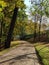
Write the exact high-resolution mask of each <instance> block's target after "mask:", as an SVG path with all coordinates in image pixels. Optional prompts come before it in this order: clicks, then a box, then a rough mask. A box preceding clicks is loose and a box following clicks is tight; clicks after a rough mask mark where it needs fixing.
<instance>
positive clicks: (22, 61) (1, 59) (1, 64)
mask: <svg viewBox="0 0 49 65" xmlns="http://www.w3.org/2000/svg"><path fill="white" fill-rule="evenodd" d="M20 43H22V44H20V45H18V46H17V47H14V48H12V49H11V50H9V51H8V52H7V53H5V54H3V55H2V56H0V65H41V64H40V63H39V60H38V57H37V55H36V51H35V48H34V45H33V44H30V43H29V42H26V41H20Z"/></svg>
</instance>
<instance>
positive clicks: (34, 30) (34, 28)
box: [34, 15, 37, 42]
mask: <svg viewBox="0 0 49 65" xmlns="http://www.w3.org/2000/svg"><path fill="white" fill-rule="evenodd" d="M36 27H37V25H36V15H35V24H34V42H35V41H36Z"/></svg>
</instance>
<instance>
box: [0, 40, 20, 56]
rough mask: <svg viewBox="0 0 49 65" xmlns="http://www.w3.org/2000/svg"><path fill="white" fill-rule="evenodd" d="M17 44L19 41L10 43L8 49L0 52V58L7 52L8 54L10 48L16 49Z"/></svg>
mask: <svg viewBox="0 0 49 65" xmlns="http://www.w3.org/2000/svg"><path fill="white" fill-rule="evenodd" d="M19 44H20V41H12V42H11V47H10V48H8V49H5V50H3V51H0V56H1V55H3V54H5V53H7V52H9V51H10V50H11V49H12V48H15V47H17V46H18V45H19Z"/></svg>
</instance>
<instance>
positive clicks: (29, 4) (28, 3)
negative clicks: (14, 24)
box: [24, 0, 31, 15]
mask: <svg viewBox="0 0 49 65" xmlns="http://www.w3.org/2000/svg"><path fill="white" fill-rule="evenodd" d="M24 3H25V4H26V6H27V9H26V14H28V15H29V13H28V12H29V8H30V6H31V3H30V0H25V1H24Z"/></svg>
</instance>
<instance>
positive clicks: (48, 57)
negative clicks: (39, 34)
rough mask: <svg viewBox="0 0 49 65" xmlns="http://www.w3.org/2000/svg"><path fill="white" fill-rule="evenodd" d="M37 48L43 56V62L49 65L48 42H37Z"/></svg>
mask: <svg viewBox="0 0 49 65" xmlns="http://www.w3.org/2000/svg"><path fill="white" fill-rule="evenodd" d="M35 48H36V50H37V51H38V53H39V55H40V57H41V60H42V63H43V64H44V65H49V46H48V44H42V43H37V44H35Z"/></svg>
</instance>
